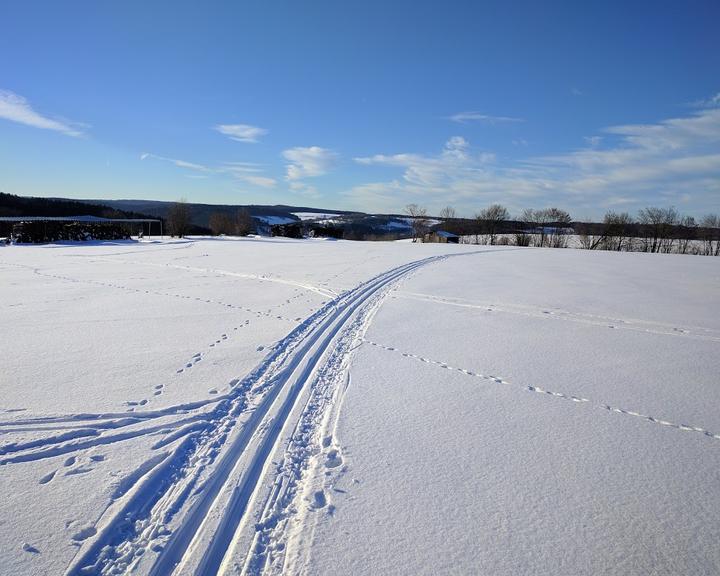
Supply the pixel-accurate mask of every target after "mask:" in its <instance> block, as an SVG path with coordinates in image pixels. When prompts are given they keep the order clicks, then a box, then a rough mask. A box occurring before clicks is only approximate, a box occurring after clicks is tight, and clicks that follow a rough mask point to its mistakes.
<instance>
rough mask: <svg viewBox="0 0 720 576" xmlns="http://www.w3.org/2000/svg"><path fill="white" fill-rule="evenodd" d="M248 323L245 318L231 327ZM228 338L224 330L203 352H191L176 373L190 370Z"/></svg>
mask: <svg viewBox="0 0 720 576" xmlns="http://www.w3.org/2000/svg"><path fill="white" fill-rule="evenodd" d="M249 324H250V320H245V322H243V323H242V324H241V325H240V326H235V327H233V332H236V331H237V330H238V329H240V328H244V327H245V326H247V325H249ZM228 339H229V336H228V334H227V332H224V333H223V334H221V335H220V337H219V338H218V339H217V340H214V341H213V342H211V343H210V344H209V345H208V348H207V350H206V351H205V352H204V353H203V352H196V353H195V354H193V356H192V358H190V359H189V360H188V361H187V362H185V363H184V364H183V365H182V366H181V367H180V368H178V369H177V370H176V373H177V374H182V373H183V372H186V371H187V370H190V369H191V368H192V367H193V366H195V364H197V363H198V362H200V361H202V359H203V358H204V357H205V355H206V354H207V353H208V352H210V350H212V349H213V348H215V347H216V346H218V345H219V344H222V343H223V342H225V341H226V340H228ZM157 395H158V394H157V392H156V396H157Z"/></svg>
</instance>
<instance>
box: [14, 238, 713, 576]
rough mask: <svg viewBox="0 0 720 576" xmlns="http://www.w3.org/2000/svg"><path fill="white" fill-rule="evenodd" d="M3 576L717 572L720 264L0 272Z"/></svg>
mask: <svg viewBox="0 0 720 576" xmlns="http://www.w3.org/2000/svg"><path fill="white" fill-rule="evenodd" d="M0 278H2V282H0V310H2V312H1V315H0V318H2V325H3V327H5V336H6V337H5V338H4V342H3V350H4V359H3V371H2V372H0V398H2V400H1V401H0V410H1V411H0V475H2V479H3V498H2V499H0V544H1V545H0V565H1V566H2V567H3V568H2V572H3V574H11V575H20V574H29V573H38V574H41V573H48V574H59V573H68V574H80V573H113V572H115V573H124V572H126V571H128V570H133V571H134V573H138V574H170V573H173V571H175V573H178V574H179V573H183V574H186V573H187V574H189V573H197V574H215V573H224V574H234V573H240V572H241V571H243V570H244V571H245V573H249V574H259V573H269V574H280V573H308V574H315V573H324V574H331V573H332V574H336V573H340V574H343V573H347V574H378V573H401V574H437V573H487V574H519V573H532V574H548V575H549V574H553V575H555V574H568V575H570V574H599V573H604V574H630V573H656V574H678V573H683V574H711V573H717V572H718V571H719V570H720V551H719V550H718V547H717V545H716V543H717V541H718V538H719V537H720V522H719V520H720V497H719V496H720V494H718V490H719V489H718V486H719V483H718V480H720V477H719V473H718V470H720V456H719V455H718V454H719V453H718V447H720V444H719V442H720V414H718V411H717V409H716V407H717V406H718V405H719V404H720V389H718V387H717V374H718V373H720V360H718V355H717V350H718V346H719V345H720V291H719V290H718V287H720V270H719V269H718V267H717V263H716V261H715V260H714V259H712V258H707V257H695V256H680V255H665V254H641V253H614V252H594V251H593V252H591V251H580V250H578V251H575V250H572V251H570V250H558V249H536V248H514V247H494V246H493V247H491V246H481V247H477V246H467V245H461V246H457V245H446V244H417V243H408V242H402V243H401V242H388V243H381V242H373V243H363V242H348V241H337V242H317V241H312V240H291V239H277V238H273V239H268V238H260V237H256V238H222V239H209V238H208V239H203V238H197V239H188V240H174V241H162V242H160V241H146V242H142V243H137V242H92V243H89V244H83V245H77V244H71V243H65V244H62V245H60V244H57V245H46V246H7V247H5V248H3V250H2V251H1V253H0Z"/></svg>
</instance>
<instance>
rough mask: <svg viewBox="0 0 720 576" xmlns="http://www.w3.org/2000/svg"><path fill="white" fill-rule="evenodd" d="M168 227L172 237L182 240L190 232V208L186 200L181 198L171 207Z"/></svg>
mask: <svg viewBox="0 0 720 576" xmlns="http://www.w3.org/2000/svg"><path fill="white" fill-rule="evenodd" d="M167 225H168V228H169V230H170V235H171V236H177V237H179V238H182V237H183V236H185V235H186V234H187V233H188V232H189V231H190V207H189V206H188V205H187V200H185V198H181V199H180V200H179V201H178V202H175V203H174V204H173V205H172V206H170V209H169V210H168V215H167Z"/></svg>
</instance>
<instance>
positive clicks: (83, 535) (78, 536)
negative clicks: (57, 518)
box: [72, 526, 97, 542]
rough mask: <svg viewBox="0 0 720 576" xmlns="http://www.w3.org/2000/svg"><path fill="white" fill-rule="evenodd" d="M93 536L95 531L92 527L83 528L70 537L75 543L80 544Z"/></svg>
mask: <svg viewBox="0 0 720 576" xmlns="http://www.w3.org/2000/svg"><path fill="white" fill-rule="evenodd" d="M95 534H97V530H96V529H95V527H94V526H84V527H83V528H81V529H80V530H78V531H77V532H75V534H73V535H72V539H73V540H74V541H75V542H82V541H83V540H87V539H88V538H90V536H95Z"/></svg>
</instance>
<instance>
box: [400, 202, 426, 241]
mask: <svg viewBox="0 0 720 576" xmlns="http://www.w3.org/2000/svg"><path fill="white" fill-rule="evenodd" d="M405 214H407V215H408V216H410V218H411V219H412V221H411V223H410V224H411V226H412V229H413V242H417V241H418V239H420V241H422V239H423V236H424V235H425V233H426V231H427V229H428V219H427V210H426V209H425V208H422V207H421V206H418V205H417V204H408V205H407V206H405Z"/></svg>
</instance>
